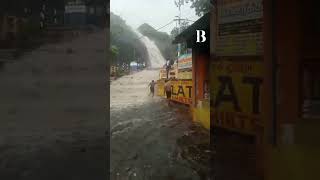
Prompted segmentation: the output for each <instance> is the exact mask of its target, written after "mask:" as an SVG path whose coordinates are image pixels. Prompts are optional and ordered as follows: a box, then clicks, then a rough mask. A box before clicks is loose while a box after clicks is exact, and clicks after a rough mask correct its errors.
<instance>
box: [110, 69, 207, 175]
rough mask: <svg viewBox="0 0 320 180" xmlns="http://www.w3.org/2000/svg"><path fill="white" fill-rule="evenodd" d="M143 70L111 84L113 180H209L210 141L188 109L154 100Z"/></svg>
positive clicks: (148, 73)
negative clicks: (192, 118)
mask: <svg viewBox="0 0 320 180" xmlns="http://www.w3.org/2000/svg"><path fill="white" fill-rule="evenodd" d="M157 77H158V71H157V70H144V71H141V72H138V73H136V74H133V75H128V76H124V77H122V78H120V79H118V80H115V81H113V82H112V83H111V89H110V91H111V93H110V95H111V105H110V109H111V118H110V125H111V128H110V129H111V151H110V153H111V154H110V155H111V179H112V180H127V179H137V180H188V179H190V180H196V179H207V177H208V173H209V172H208V171H209V166H208V161H209V156H210V151H209V142H210V137H209V134H208V132H207V131H206V130H204V129H203V128H202V127H200V126H198V125H196V124H195V123H194V122H192V120H191V115H190V114H189V111H188V108H187V107H186V106H182V105H178V104H177V105H175V106H172V107H168V105H167V103H166V101H165V99H162V98H159V97H156V96H155V97H152V96H150V95H148V94H149V91H148V90H149V88H148V87H147V85H148V83H149V82H150V81H151V80H156V79H157Z"/></svg>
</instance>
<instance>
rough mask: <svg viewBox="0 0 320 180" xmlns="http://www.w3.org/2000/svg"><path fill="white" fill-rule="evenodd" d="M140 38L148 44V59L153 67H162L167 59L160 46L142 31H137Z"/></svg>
mask: <svg viewBox="0 0 320 180" xmlns="http://www.w3.org/2000/svg"><path fill="white" fill-rule="evenodd" d="M135 32H136V33H137V35H138V37H141V38H140V41H141V42H142V43H143V44H144V45H145V46H146V48H147V53H148V59H149V61H150V67H151V68H161V67H162V66H163V65H164V64H165V63H166V60H165V59H164V57H163V56H162V54H161V52H160V50H159V48H158V47H157V45H156V44H155V43H154V42H153V41H151V40H150V39H149V38H148V37H146V36H144V35H142V34H141V33H140V32H138V31H135Z"/></svg>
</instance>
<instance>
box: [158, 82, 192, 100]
mask: <svg viewBox="0 0 320 180" xmlns="http://www.w3.org/2000/svg"><path fill="white" fill-rule="evenodd" d="M164 84H165V82H164V80H158V81H157V86H156V87H157V95H158V96H161V97H164V96H166V94H165V88H164ZM171 86H172V87H171V90H172V93H171V100H173V101H177V102H180V103H183V104H191V103H192V80H171Z"/></svg>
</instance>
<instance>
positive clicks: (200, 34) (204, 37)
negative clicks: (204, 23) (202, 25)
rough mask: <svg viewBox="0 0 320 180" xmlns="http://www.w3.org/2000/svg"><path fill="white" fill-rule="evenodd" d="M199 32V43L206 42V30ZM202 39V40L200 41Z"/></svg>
mask: <svg viewBox="0 0 320 180" xmlns="http://www.w3.org/2000/svg"><path fill="white" fill-rule="evenodd" d="M196 31H197V43H203V42H206V40H207V38H206V32H205V31H204V30H196ZM200 39H202V40H200Z"/></svg>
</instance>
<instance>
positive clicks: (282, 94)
mask: <svg viewBox="0 0 320 180" xmlns="http://www.w3.org/2000/svg"><path fill="white" fill-rule="evenodd" d="M268 2H269V1H265V12H264V16H265V27H264V34H265V70H266V73H265V75H266V79H267V80H268V81H267V86H266V89H265V92H266V94H265V96H264V105H263V106H264V108H265V113H264V114H265V116H264V117H265V123H266V125H267V126H266V129H265V132H266V133H265V142H266V143H265V149H266V151H265V177H266V178H265V179H272V180H278V179H279V180H280V179H294V180H296V179H297V180H298V179H320V174H319V172H317V170H316V169H317V168H318V165H317V164H318V162H319V160H320V157H319V152H320V143H319V141H318V139H319V138H320V133H319V131H318V129H319V127H320V123H319V118H315V119H311V118H304V117H303V116H302V113H303V111H302V107H303V101H304V95H303V91H305V88H304V86H303V85H304V84H305V82H304V81H305V80H304V78H303V71H302V70H303V67H304V64H306V63H307V62H308V61H309V60H312V61H315V62H317V61H318V62H319V57H320V56H319V53H318V52H319V46H314V45H311V44H312V43H310V42H312V41H313V42H314V41H315V40H317V39H319V35H318V33H314V30H311V29H313V28H311V29H309V28H308V27H310V25H311V24H312V23H314V22H315V21H312V17H313V16H308V14H313V13H315V11H314V10H312V6H310V3H311V2H312V1H309V0H306V1H297V0H296V1H289V0H283V1H274V3H275V4H274V7H275V9H276V11H275V14H273V15H274V16H275V18H274V19H271V17H272V13H271V12H272V11H271V10H272V9H271V8H272V7H271V5H270V4H268ZM313 2H316V1H313ZM288 4H290V8H287V7H288ZM313 11H314V12H313ZM306 17H308V18H306ZM272 26H273V28H272ZM272 29H274V31H273V32H272ZM312 32H313V33H312ZM272 33H273V34H272ZM272 36H274V39H273V42H272V41H271V40H272ZM272 48H274V51H273V53H274V55H272ZM316 51H317V52H316ZM272 60H276V62H277V64H278V69H277V71H278V76H277V79H278V81H279V82H278V83H277V86H276V90H277V96H276V99H275V100H273V99H272V94H270V92H272V88H271V87H272V78H271V77H272V70H274V69H273V68H274V67H272V63H271V62H272ZM313 66H314V67H315V69H320V66H319V64H318V65H317V63H315V64H314V65H313ZM268 90H271V91H269V92H268ZM272 101H276V103H277V106H276V113H277V116H276V119H275V120H276V121H275V122H273V121H274V119H273V117H272ZM273 123H275V125H276V126H272V125H273ZM270 132H275V133H270ZM272 135H275V140H276V141H275V142H272V141H270V138H269V137H272Z"/></svg>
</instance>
